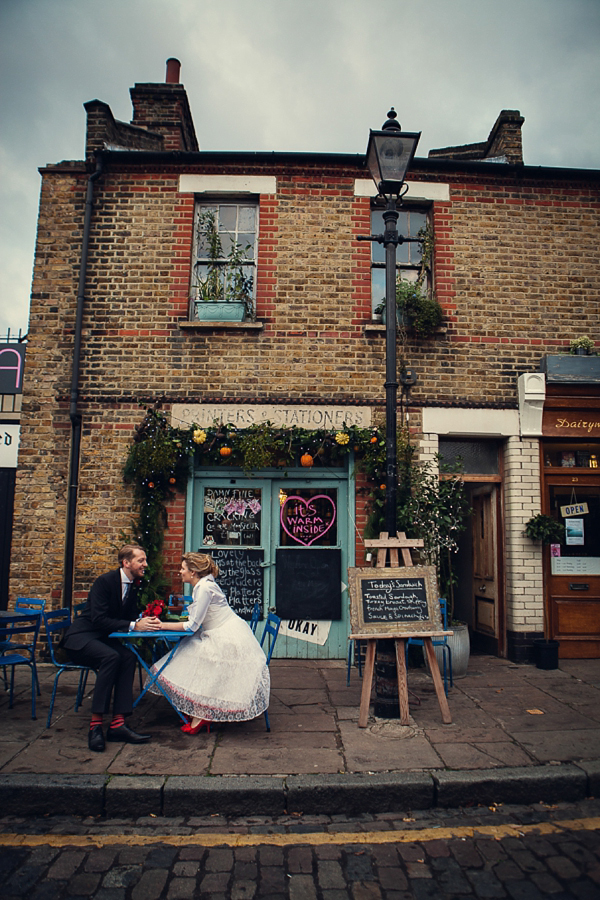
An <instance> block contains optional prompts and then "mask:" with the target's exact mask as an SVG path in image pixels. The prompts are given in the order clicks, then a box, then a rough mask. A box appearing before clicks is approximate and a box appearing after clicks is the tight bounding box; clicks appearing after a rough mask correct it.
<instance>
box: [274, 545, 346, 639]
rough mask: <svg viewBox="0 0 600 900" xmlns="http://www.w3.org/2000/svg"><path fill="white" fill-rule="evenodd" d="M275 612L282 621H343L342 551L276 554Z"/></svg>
mask: <svg viewBox="0 0 600 900" xmlns="http://www.w3.org/2000/svg"><path fill="white" fill-rule="evenodd" d="M276 572H277V576H276V580H275V609H276V612H277V615H278V616H279V617H280V618H282V619H312V620H313V621H315V620H325V621H333V620H338V619H341V618H342V551H341V550H340V549H338V548H330V547H327V548H325V547H322V548H318V549H317V548H314V549H312V548H308V547H307V548H305V549H301V550H300V549H292V548H290V549H287V548H280V549H278V550H277V551H276Z"/></svg>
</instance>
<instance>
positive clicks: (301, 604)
mask: <svg viewBox="0 0 600 900" xmlns="http://www.w3.org/2000/svg"><path fill="white" fill-rule="evenodd" d="M347 488H348V485H347V482H346V481H341V480H338V479H336V480H331V479H325V478H320V479H314V478H294V477H292V476H291V475H290V477H289V478H286V479H285V480H283V479H282V480H280V481H274V482H273V485H272V497H271V505H272V513H271V523H272V529H271V536H272V537H271V541H272V543H271V556H270V559H271V560H273V561H274V562H275V567H274V569H275V571H274V577H272V578H271V605H272V606H274V607H275V612H276V614H277V615H278V616H279V617H280V618H281V619H282V628H281V631H280V634H279V638H278V639H277V645H276V647H275V656H280V657H284V658H286V659H304V658H314V659H340V658H345V656H346V653H347V649H348V640H347V636H348V610H347V607H348V600H347V597H348V594H347V589H346V575H347V570H348V552H347V551H348V520H349V516H348V491H347Z"/></svg>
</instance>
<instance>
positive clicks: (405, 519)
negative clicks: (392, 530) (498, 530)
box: [361, 430, 471, 619]
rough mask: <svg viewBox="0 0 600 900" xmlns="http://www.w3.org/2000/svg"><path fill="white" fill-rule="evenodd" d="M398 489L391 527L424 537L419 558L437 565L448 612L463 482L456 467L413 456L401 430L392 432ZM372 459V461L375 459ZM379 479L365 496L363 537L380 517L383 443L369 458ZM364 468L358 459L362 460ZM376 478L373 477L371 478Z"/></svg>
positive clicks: (463, 518)
mask: <svg viewBox="0 0 600 900" xmlns="http://www.w3.org/2000/svg"><path fill="white" fill-rule="evenodd" d="M397 447H398V489H397V516H396V528H397V530H398V531H402V532H404V533H405V534H406V535H407V537H411V538H421V539H422V540H423V542H424V546H423V550H422V552H421V554H420V555H421V557H422V559H423V561H424V562H425V563H426V564H427V565H432V566H435V567H436V568H437V572H438V581H439V588H440V592H441V596H444V597H446V599H447V603H448V616H449V618H450V619H452V617H453V614H454V589H455V586H456V583H457V575H456V573H455V571H454V566H453V559H454V556H455V554H456V552H457V550H458V540H459V536H460V534H461V533H462V532H463V531H464V530H465V529H466V527H467V521H468V517H469V515H470V513H471V508H470V504H469V500H468V497H467V494H466V489H465V484H464V481H463V479H462V478H461V475H460V472H456V471H451V470H450V468H449V467H448V466H446V465H444V463H443V462H442V460H441V457H439V456H438V457H437V458H436V459H434V460H430V461H428V462H426V463H419V462H417V461H416V458H415V457H416V449H415V448H414V447H413V446H412V445H411V443H410V440H409V436H408V434H407V432H406V431H405V430H403V431H399V432H398V441H397ZM375 459H376V460H377V461H376V463H375ZM369 464H370V465H372V466H374V465H376V466H377V472H378V474H379V475H380V477H381V478H382V479H383V481H382V483H381V484H380V485H379V487H378V488H377V487H375V488H374V489H373V491H372V495H371V515H370V517H369V521H368V524H367V528H366V530H365V537H367V538H370V537H377V536H378V535H379V533H380V532H381V531H382V530H383V528H384V522H385V483H384V481H385V446H382V447H381V449H380V451H379V456H378V457H373V458H370V459H369ZM361 465H363V467H364V463H362V464H361ZM372 480H373V481H376V476H375V477H373V478H372Z"/></svg>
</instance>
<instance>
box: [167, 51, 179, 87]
mask: <svg viewBox="0 0 600 900" xmlns="http://www.w3.org/2000/svg"><path fill="white" fill-rule="evenodd" d="M180 71H181V63H180V62H179V60H178V59H175V58H174V57H171V58H170V59H168V60H167V76H166V78H165V82H166V83H167V84H179V72H180Z"/></svg>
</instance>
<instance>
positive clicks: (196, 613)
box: [150, 553, 270, 734]
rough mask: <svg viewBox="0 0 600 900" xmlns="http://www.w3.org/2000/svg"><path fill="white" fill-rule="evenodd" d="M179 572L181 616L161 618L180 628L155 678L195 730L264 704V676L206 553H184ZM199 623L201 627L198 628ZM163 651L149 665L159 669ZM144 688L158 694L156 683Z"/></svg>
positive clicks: (187, 728)
mask: <svg viewBox="0 0 600 900" xmlns="http://www.w3.org/2000/svg"><path fill="white" fill-rule="evenodd" d="M179 574H180V575H181V579H182V581H183V582H184V584H191V585H192V598H193V599H192V603H191V604H190V606H189V608H188V616H189V617H188V620H187V622H163V623H162V628H163V630H164V631H186V632H189V636H188V637H186V638H183V639H182V640H181V641H180V643H179V646H178V647H177V650H176V651H175V653H174V655H173V658H172V660H171V662H170V663H169V664H168V666H166V668H165V669H164V671H163V672H162V674H161V675H160V676H159V678H158V681H159V683H160V685H161V687H162V689H163V690H164V691H165V693H166V694H168V696H169V697H170V699H171V702H172V703H173V705H174V706H175V707H176V708H177V709H178V710H180V712H182V713H184V714H185V715H187V716H188V717H189V719H190V721H189V723H187V724H185V725H183V726H182V728H181V730H182V731H184V732H186V733H187V734H197V733H198V732H199V731H200V730H201V728H202V727H203V726H204V725H206V728H207V731H210V724H211V722H243V721H247V720H248V719H254V718H256V717H257V716H260V715H261V713H263V712H264V711H265V710H266V709H267V707H268V705H269V690H270V678H269V670H268V668H267V661H266V658H265V654H264V653H263V650H262V648H261V646H260V644H259V643H258V641H257V640H256V638H255V637H254V635H253V634H252V631H251V630H250V628H249V627H248V625H247V624H246V622H244V621H243V619H240V618H239V616H237V615H236V614H235V613H234V611H233V610H232V609H231V607H230V606H229V604H228V603H227V599H226V597H225V594H224V593H223V591H222V590H221V588H220V587H219V586H218V584H217V583H216V581H215V577H216V576H217V575H218V574H219V568H218V566H217V564H216V563H215V562H214V560H213V559H212V557H211V556H209V555H208V554H207V553H185V554H184V556H183V560H182V563H181V569H180V572H179ZM200 625H202V628H201V629H200ZM164 660H165V657H164V656H163V658H162V659H159V660H158V662H156V663H154V665H153V666H152V670H153V671H157V670H158V669H160V666H161V664H162V663H163V662H164ZM150 691H151V692H152V693H154V694H160V690H159V688H158V686H156V685H153V686H152V687H151V688H150Z"/></svg>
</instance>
